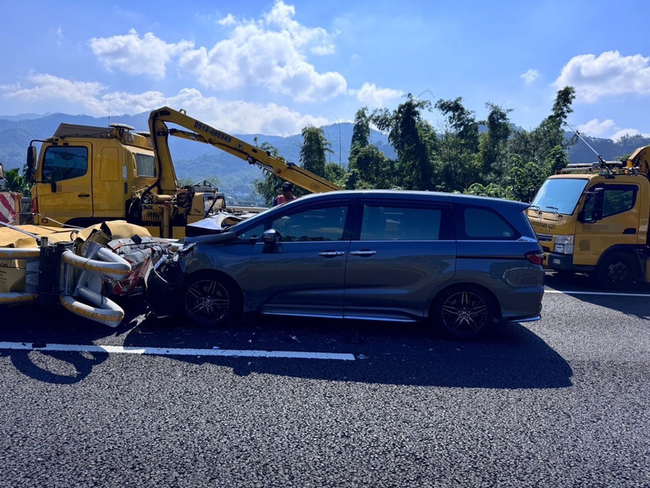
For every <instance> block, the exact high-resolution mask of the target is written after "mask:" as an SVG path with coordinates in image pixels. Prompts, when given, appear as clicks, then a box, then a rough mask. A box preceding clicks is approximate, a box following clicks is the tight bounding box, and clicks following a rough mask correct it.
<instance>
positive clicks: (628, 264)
mask: <svg viewBox="0 0 650 488" xmlns="http://www.w3.org/2000/svg"><path fill="white" fill-rule="evenodd" d="M639 271H640V270H639V262H638V260H637V259H636V258H635V257H634V256H633V255H632V254H630V253H627V252H621V251H617V252H612V253H610V254H608V255H607V256H605V257H604V258H603V260H602V261H601V263H600V264H599V265H598V268H597V269H596V279H597V280H598V284H599V285H600V286H601V287H603V288H606V289H608V290H626V289H628V288H631V287H632V286H634V283H635V282H636V280H637V279H638V278H639Z"/></svg>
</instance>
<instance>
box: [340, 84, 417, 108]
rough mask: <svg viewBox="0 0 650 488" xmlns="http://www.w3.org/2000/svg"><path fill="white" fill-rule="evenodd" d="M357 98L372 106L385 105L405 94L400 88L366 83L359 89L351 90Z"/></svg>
mask: <svg viewBox="0 0 650 488" xmlns="http://www.w3.org/2000/svg"><path fill="white" fill-rule="evenodd" d="M350 92H351V93H353V94H354V95H355V96H356V97H357V100H359V101H360V102H361V103H364V104H367V105H369V106H371V107H385V106H386V103H387V102H389V101H391V100H395V99H397V98H399V97H401V96H403V95H404V92H402V91H400V90H393V89H392V88H377V86H376V85H375V84H374V83H364V84H363V85H362V86H361V88H360V89H359V90H350Z"/></svg>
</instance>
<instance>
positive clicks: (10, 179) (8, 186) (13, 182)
mask: <svg viewBox="0 0 650 488" xmlns="http://www.w3.org/2000/svg"><path fill="white" fill-rule="evenodd" d="M4 178H5V186H4V190H5V191H13V192H16V193H22V194H23V196H29V193H30V191H29V183H28V182H27V179H26V178H25V177H24V176H22V175H21V174H20V170H19V169H18V168H12V169H8V170H6V171H5V172H4Z"/></svg>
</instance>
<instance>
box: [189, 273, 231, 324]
mask: <svg viewBox="0 0 650 488" xmlns="http://www.w3.org/2000/svg"><path fill="white" fill-rule="evenodd" d="M239 304H240V298H239V293H238V290H237V289H236V288H235V286H233V285H232V284H231V283H230V282H229V281H228V280H227V279H224V277H223V276H219V275H218V274H215V273H197V274H195V275H194V276H190V277H189V278H188V280H187V281H186V282H185V283H184V284H183V287H182V288H181V290H180V293H179V295H178V310H179V311H180V312H181V314H182V315H183V317H184V318H186V319H187V320H189V321H190V322H191V323H192V324H193V325H196V326H198V327H203V328H216V327H220V326H222V325H225V324H227V323H229V322H230V321H232V320H233V319H234V318H235V317H236V316H237V314H238V313H239Z"/></svg>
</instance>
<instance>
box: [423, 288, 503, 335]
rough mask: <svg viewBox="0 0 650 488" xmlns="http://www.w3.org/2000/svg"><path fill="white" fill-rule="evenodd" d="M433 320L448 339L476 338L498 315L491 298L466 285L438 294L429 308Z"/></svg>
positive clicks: (486, 331) (492, 323)
mask: <svg viewBox="0 0 650 488" xmlns="http://www.w3.org/2000/svg"><path fill="white" fill-rule="evenodd" d="M433 320H434V323H435V325H437V327H438V328H439V329H440V330H441V331H442V333H443V334H445V335H446V336H448V337H450V338H452V339H459V340H476V339H479V338H480V337H483V336H484V335H485V334H486V333H488V332H489V331H490V329H491V328H492V327H493V326H494V324H495V323H496V322H497V321H498V317H497V311H496V305H495V301H494V299H493V298H492V297H491V296H490V295H489V294H488V293H486V292H485V291H483V290H481V289H480V288H478V287H474V286H471V285H467V286H460V287H454V288H451V289H449V290H445V291H443V292H442V293H441V295H440V296H439V297H438V298H437V300H436V302H435V305H434V307H433Z"/></svg>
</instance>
